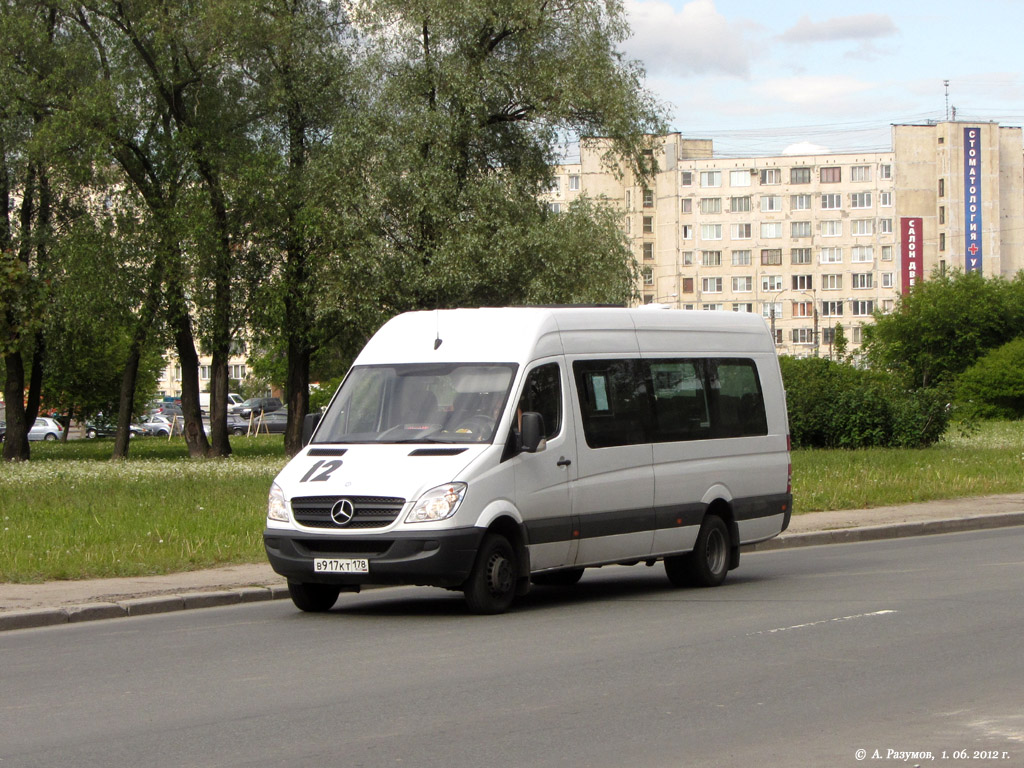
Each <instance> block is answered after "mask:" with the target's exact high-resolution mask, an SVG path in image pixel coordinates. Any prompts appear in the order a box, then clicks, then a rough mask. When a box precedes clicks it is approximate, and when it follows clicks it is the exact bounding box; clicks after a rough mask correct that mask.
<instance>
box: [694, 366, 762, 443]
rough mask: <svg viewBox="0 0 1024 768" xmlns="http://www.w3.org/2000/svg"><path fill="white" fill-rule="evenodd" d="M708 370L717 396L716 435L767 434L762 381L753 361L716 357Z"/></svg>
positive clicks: (747, 435)
mask: <svg viewBox="0 0 1024 768" xmlns="http://www.w3.org/2000/svg"><path fill="white" fill-rule="evenodd" d="M711 362H713V363H714V365H713V366H712V368H711V370H710V371H709V372H708V373H709V383H710V387H711V391H712V392H713V393H714V394H715V395H716V396H717V397H716V399H717V403H716V406H717V418H716V419H715V429H714V437H750V436H754V435H767V434H768V418H767V416H766V415H765V411H764V397H763V396H762V395H761V382H760V380H759V379H758V378H757V367H756V366H755V365H754V361H753V360H739V359H736V360H733V359H726V360H714V361H711Z"/></svg>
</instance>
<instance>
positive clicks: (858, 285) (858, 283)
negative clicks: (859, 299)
mask: <svg viewBox="0 0 1024 768" xmlns="http://www.w3.org/2000/svg"><path fill="white" fill-rule="evenodd" d="M874 278H875V275H874V273H873V272H854V273H853V274H852V275H850V283H851V286H850V287H851V288H853V289H854V290H855V291H860V290H864V289H867V288H874V287H875V280H874Z"/></svg>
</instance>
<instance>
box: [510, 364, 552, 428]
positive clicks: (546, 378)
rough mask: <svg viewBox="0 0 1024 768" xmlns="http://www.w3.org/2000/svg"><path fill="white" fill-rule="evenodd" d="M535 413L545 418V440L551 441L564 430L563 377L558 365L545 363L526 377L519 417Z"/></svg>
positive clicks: (520, 401) (518, 409)
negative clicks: (530, 412) (528, 412)
mask: <svg viewBox="0 0 1024 768" xmlns="http://www.w3.org/2000/svg"><path fill="white" fill-rule="evenodd" d="M526 411H535V412H536V413H539V414H540V415H541V416H543V417H544V432H545V434H544V438H545V439H546V440H550V439H551V438H553V437H554V436H555V435H557V434H558V433H559V432H560V431H561V430H562V376H561V373H560V372H559V369H558V363H545V364H544V365H539V366H537V367H536V368H534V369H533V370H532V371H530V373H529V374H527V376H526V384H525V385H524V386H523V394H522V397H520V398H519V405H518V407H517V411H516V413H517V419H518V415H519V414H522V413H525V412H526Z"/></svg>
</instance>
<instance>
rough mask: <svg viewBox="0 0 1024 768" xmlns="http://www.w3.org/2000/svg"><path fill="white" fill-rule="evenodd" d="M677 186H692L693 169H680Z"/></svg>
mask: <svg viewBox="0 0 1024 768" xmlns="http://www.w3.org/2000/svg"><path fill="white" fill-rule="evenodd" d="M679 186H681V187H692V186H693V171H680V172H679Z"/></svg>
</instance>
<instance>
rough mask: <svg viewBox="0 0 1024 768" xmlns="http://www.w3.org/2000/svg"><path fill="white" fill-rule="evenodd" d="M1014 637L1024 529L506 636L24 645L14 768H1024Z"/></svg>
mask: <svg viewBox="0 0 1024 768" xmlns="http://www.w3.org/2000/svg"><path fill="white" fill-rule="evenodd" d="M1022 637H1024V528H1009V529H1000V530H994V531H979V532H974V533H959V534H949V535H940V536H928V537H920V538H909V539H898V540H893V541H883V542H866V543H859V544H843V545H831V546H820V547H808V548H801V549H789V550H779V551H768V552H757V553H752V554H747V555H744V557H743V562H742V564H741V566H740V569H739V570H738V571H734V572H732V573H731V574H730V576H729V579H728V580H727V582H726V584H725V585H724V586H723V587H720V588H718V589H712V590H674V589H671V588H670V587H668V582H667V580H666V579H665V576H664V573H663V571H662V569H661V567H660V566H657V567H655V568H645V567H643V566H640V567H635V568H606V569H602V570H599V571H592V572H591V571H588V573H587V575H586V576H585V577H584V579H583V581H582V582H581V583H580V584H578V585H577V586H576V587H573V588H569V589H554V588H547V589H543V590H542V589H539V588H538V589H536V590H534V592H533V593H531V595H530V596H529V597H527V598H526V599H524V600H523V601H521V602H520V603H518V604H517V606H516V607H515V608H514V610H513V611H512V612H511V613H509V614H506V615H503V616H497V617H476V616H468V615H466V614H465V611H464V609H463V604H462V600H461V595H459V594H456V593H446V592H443V591H439V590H428V589H392V590H378V591H371V592H366V593H363V594H362V595H343V596H342V598H341V599H340V600H339V603H338V605H337V606H336V607H335V610H334V611H333V612H332V613H330V614H328V615H318V616H314V615H305V614H300V613H298V612H297V611H295V610H294V608H293V607H292V605H291V603H290V602H287V601H274V602H264V603H254V604H247V605H238V606H232V607H225V608H210V609H207V610H203V611H190V612H185V613H169V614H161V615H157V616H148V617H136V618H130V619H114V620H110V621H102V622H88V623H84V624H71V625H63V626H59V627H48V628H40V629H30V630H21V631H15V632H7V633H3V634H2V635H0V768H11V767H12V766H19V767H21V766H46V768H52V766H75V768H86V767H87V766H104V768H109V767H110V766H133V768H134V767H137V766H145V767H147V768H151V767H152V768H155V767H159V766H175V767H176V768H177V767H179V766H278V765H284V764H291V765H294V766H325V765H330V766H344V768H354V767H356V766H373V767H376V766H415V767H416V768H422V767H424V766H437V767H438V768H440V767H441V766H443V767H444V768H458V767H460V766H472V767H473V768H479V767H481V766H498V765H501V766H545V767H547V766H595V767H602V766H615V767H616V768H618V767H619V766H680V767H682V766H688V767H689V766H757V768H770V767H771V766H786V767H787V768H793V767H794V766H828V767H829V768H836V767H842V766H856V765H864V764H871V765H880V764H883V763H884V764H902V765H953V764H967V765H971V766H988V765H1000V766H1021V765H1024V654H1022V653H1021V651H1020V647H1021V638H1022ZM857 750H865V751H866V753H865V758H866V759H864V760H858V759H857ZM963 750H965V751H966V753H965V754H964V753H962V752H961V751H963ZM979 751H985V752H993V753H994V754H995V757H994V758H993V757H982V756H979V755H978V752H979ZM925 752H930V753H931V754H932V757H933V758H934V759H933V760H928V759H926V758H923V757H921V756H920V755H917V756H910V757H909V759H906V760H904V759H903V758H904V757H907V755H905V754H904V753H925ZM943 753H945V757H944V756H943Z"/></svg>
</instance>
